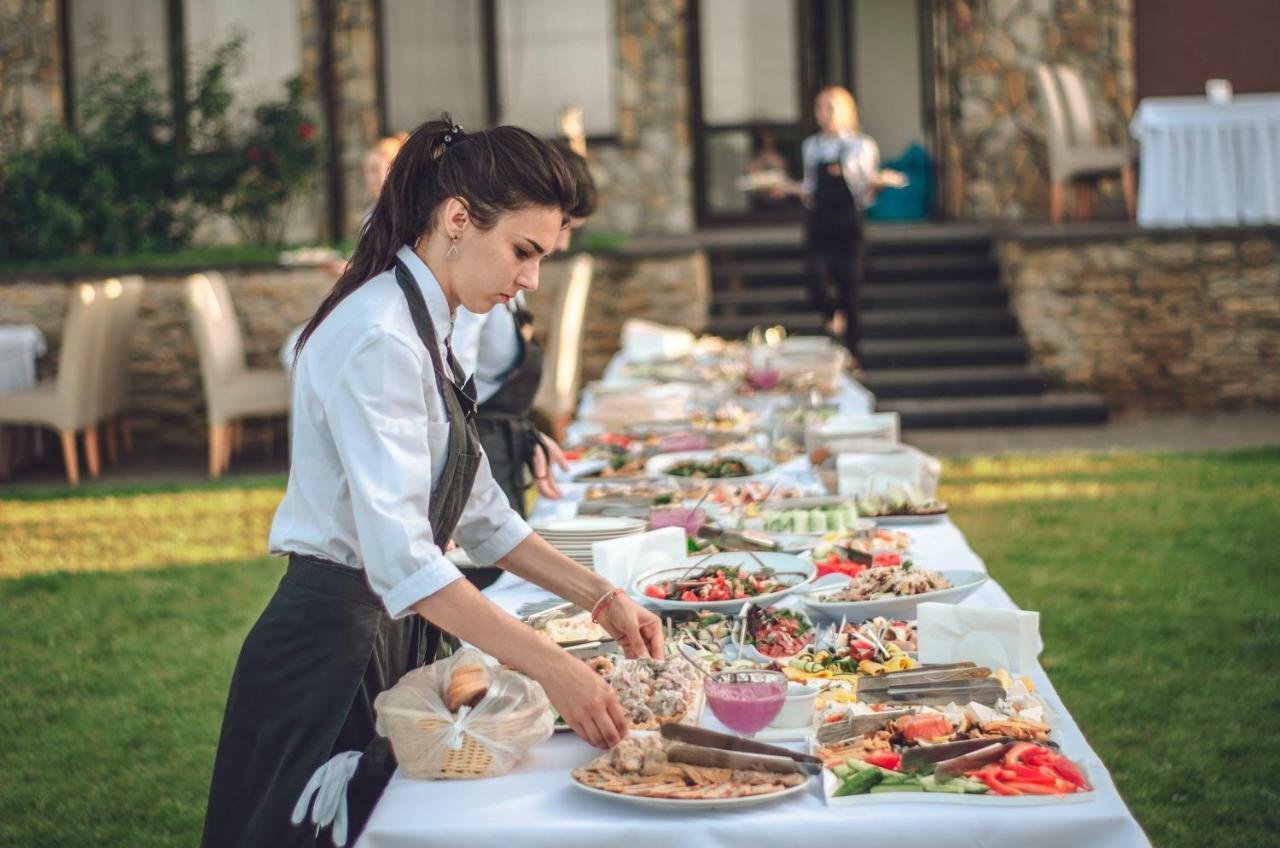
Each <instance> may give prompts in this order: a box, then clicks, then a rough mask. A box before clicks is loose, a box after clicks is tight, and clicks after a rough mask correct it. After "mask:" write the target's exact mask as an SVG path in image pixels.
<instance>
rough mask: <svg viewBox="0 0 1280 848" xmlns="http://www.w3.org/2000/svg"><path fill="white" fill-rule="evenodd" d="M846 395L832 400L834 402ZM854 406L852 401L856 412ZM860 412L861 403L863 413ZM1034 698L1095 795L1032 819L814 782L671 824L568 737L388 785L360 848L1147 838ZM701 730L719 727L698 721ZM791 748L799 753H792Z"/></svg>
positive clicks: (998, 597) (950, 539) (1071, 726)
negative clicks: (829, 791) (615, 786)
mask: <svg viewBox="0 0 1280 848" xmlns="http://www.w3.org/2000/svg"><path fill="white" fill-rule="evenodd" d="M844 392H848V394H847V395H846V397H847V398H848V399H849V400H850V403H851V405H852V404H854V403H857V404H858V405H861V403H862V402H865V401H866V399H868V398H869V395H867V394H866V391H865V389H862V388H861V387H860V386H856V384H853V385H848V386H845V387H844ZM842 393H843V392H842ZM854 398H857V400H856V401H855V400H854ZM867 405H868V406H869V403H868V404H867ZM804 466H805V463H804V461H803V460H799V461H797V462H794V463H792V464H789V465H788V466H783V467H781V468H779V469H778V471H777V473H779V474H781V475H783V476H784V477H788V478H791V479H795V480H803V479H805V477H806V475H807V473H808V472H807V470H806V469H805V467H804ZM563 488H566V489H567V491H566V502H567V503H560V504H553V503H548V502H545V501H543V502H540V503H539V504H538V505H537V507H536V508H535V510H534V515H533V519H534V520H535V522H536V520H537V519H538V518H539V517H549V516H552V515H557V514H558V515H564V514H566V512H571V511H572V510H573V509H574V507H573V505H572V504H573V501H574V500H575V499H576V498H580V497H581V487H577V486H574V485H573V484H568V485H566V486H565V487H563ZM904 529H906V530H908V532H910V533H911V535H912V537H913V540H914V542H913V545H912V559H913V560H915V561H916V562H917V563H919V564H920V565H922V566H924V567H926V568H930V569H941V568H946V569H958V570H978V571H984V572H985V571H986V566H985V564H984V563H983V561H982V559H981V557H979V556H978V555H977V554H976V553H975V552H974V551H973V550H972V548H970V547H969V544H968V543H967V542H966V541H965V538H964V535H963V534H962V533H961V532H960V530H959V528H957V527H956V526H955V525H954V524H953V523H951V521H950V519H944V520H942V521H940V522H938V523H935V524H929V525H918V526H912V527H908V528H904ZM486 594H487V595H488V596H489V597H490V598H491V599H492V600H493V601H494V602H495V603H497V604H498V605H499V606H501V607H502V608H503V609H505V610H507V611H509V612H512V613H514V612H515V610H517V609H518V608H519V607H520V606H521V605H522V604H525V603H527V602H530V601H537V600H543V599H546V598H549V597H550V595H549V594H548V593H547V592H545V591H544V590H542V589H540V588H539V587H537V586H534V585H532V584H529V583H526V582H524V581H520V580H518V579H516V578H515V577H513V576H512V575H506V576H504V577H503V578H502V579H501V580H500V581H499V582H498V583H496V584H495V585H494V586H493V587H492V588H490V589H489V590H488V591H487V592H486ZM964 603H966V604H971V605H976V606H989V607H1003V608H1016V604H1014V602H1013V600H1012V599H1011V598H1010V597H1009V595H1008V594H1007V593H1006V592H1005V591H1004V589H1002V588H1001V587H1000V585H999V584H997V583H996V582H994V581H991V582H989V583H987V584H986V585H985V586H983V587H982V589H980V590H979V591H977V592H976V593H974V594H973V595H972V596H970V597H969V598H968V599H966V600H965V601H964ZM1031 677H1032V679H1033V680H1034V682H1035V686H1036V690H1037V692H1038V694H1039V695H1040V696H1041V698H1042V699H1043V700H1045V701H1046V703H1047V704H1048V706H1049V707H1050V709H1051V710H1052V711H1053V712H1055V713H1056V714H1057V715H1056V718H1055V724H1056V727H1057V734H1058V738H1059V739H1060V741H1061V743H1062V746H1063V749H1064V752H1065V753H1067V754H1069V755H1070V756H1071V757H1072V758H1073V759H1075V760H1076V761H1078V762H1080V763H1082V764H1083V765H1084V766H1085V767H1086V769H1087V771H1088V773H1089V776H1090V779H1091V781H1092V783H1093V785H1094V792H1093V793H1091V796H1090V797H1088V798H1087V799H1086V800H1080V799H1079V798H1072V799H1071V800H1069V801H1066V802H1054V803H1048V804H1044V805H1040V806H1026V807H1010V808H1007V809H993V808H992V807H990V806H981V805H975V806H966V805H963V804H946V805H943V804H937V803H929V802H923V803H920V802H903V801H901V800H899V799H898V798H895V799H894V800H893V802H892V803H870V804H866V805H861V806H857V807H832V806H827V805H826V803H825V802H824V800H823V797H822V790H821V785H820V780H819V779H813V780H811V781H810V786H809V788H808V790H806V791H805V792H804V793H802V794H799V795H795V796H792V797H789V798H783V799H779V800H777V801H775V802H770V803H766V804H762V805H759V806H753V807H747V808H744V809H739V810H718V811H710V812H692V811H691V812H680V811H675V812H673V811H670V810H666V809H651V808H646V807H642V806H632V805H630V804H628V803H625V802H623V801H614V800H612V799H606V798H600V797H596V796H593V795H590V794H588V793H587V792H584V791H582V790H580V789H579V788H577V787H576V786H575V785H574V784H573V782H572V780H571V779H570V777H569V772H570V770H572V769H573V768H576V767H577V766H580V765H583V764H585V763H586V762H588V761H590V760H591V759H593V758H594V757H595V756H596V755H597V754H598V753H599V752H598V751H596V750H595V749H593V748H591V747H590V746H589V745H587V743H585V742H583V741H582V740H580V739H578V738H577V737H576V736H574V735H573V734H569V733H558V734H556V735H555V736H554V737H553V738H552V739H550V740H548V741H547V742H545V743H543V744H541V745H538V746H535V747H534V748H533V749H532V750H531V751H530V752H529V753H528V755H527V756H526V757H525V759H524V760H522V761H521V762H520V764H519V765H518V766H517V767H516V769H515V770H514V771H513V772H512V773H510V774H507V775H504V776H502V777H496V778H489V779H486V780H479V781H422V780H411V779H408V778H405V777H404V776H403V775H401V774H399V773H397V774H396V776H395V777H394V778H393V779H392V781H391V783H390V785H389V786H388V787H387V789H386V791H385V792H384V793H383V796H382V799H381V801H380V802H379V803H378V806H377V808H376V809H375V810H374V813H373V816H372V818H371V819H370V821H369V824H368V826H367V828H366V829H365V832H364V834H363V836H362V837H361V839H360V841H359V842H358V843H357V844H358V848H425V847H426V846H441V848H444V846H450V847H452V846H459V845H465V846H468V848H484V847H485V846H494V848H510V846H513V845H519V846H521V848H544V846H545V848H566V846H578V845H583V846H587V845H590V846H613V845H617V846H626V848H645V846H662V848H672V846H679V848H711V846H725V847H726V848H728V846H739V845H741V844H742V842H743V840H744V839H746V838H750V840H751V843H752V844H754V845H770V844H773V845H792V844H796V843H797V842H798V841H800V840H803V841H804V842H805V843H807V844H810V845H822V844H849V843H850V841H851V840H856V841H857V842H858V843H859V844H867V845H877V844H878V845H893V846H896V848H912V846H920V848H937V846H938V845H948V846H985V845H1007V846H1014V845H1037V846H1057V845H1060V846H1064V848H1066V846H1080V845H1089V846H1116V848H1119V846H1132V845H1148V844H1149V842H1148V841H1147V838H1146V836H1145V835H1144V834H1143V832H1142V829H1141V828H1140V827H1139V825H1138V823H1137V822H1136V821H1135V820H1134V818H1133V815H1132V814H1131V813H1130V812H1129V810H1128V808H1127V807H1126V806H1125V803H1124V800H1123V799H1122V798H1121V797H1120V795H1119V793H1118V792H1117V791H1116V787H1115V784H1114V783H1113V782H1112V780H1111V775H1110V774H1109V773H1108V772H1107V769H1106V767H1105V766H1104V765H1103V763H1102V761H1101V760H1100V759H1099V758H1098V756H1097V754H1095V753H1094V751H1093V749H1092V748H1090V747H1089V744H1088V742H1087V741H1086V740H1085V738H1084V736H1083V735H1082V734H1081V732H1080V729H1079V728H1078V727H1077V726H1076V724H1075V721H1074V720H1073V719H1072V718H1071V715H1070V713H1068V712H1067V709H1066V707H1065V706H1064V705H1063V704H1062V702H1061V700H1060V699H1059V698H1058V696H1057V693H1056V692H1055V691H1054V690H1053V685H1052V683H1050V681H1049V679H1048V677H1047V676H1046V675H1045V673H1044V670H1043V669H1042V668H1039V667H1037V668H1036V670H1035V672H1034V673H1033V674H1032V675H1031ZM702 721H703V723H704V724H707V725H709V726H713V727H718V724H717V723H716V722H715V719H714V718H713V717H711V716H710V714H709V712H705V713H704V717H703V719H702ZM794 746H795V747H797V748H800V747H802V745H801V743H794Z"/></svg>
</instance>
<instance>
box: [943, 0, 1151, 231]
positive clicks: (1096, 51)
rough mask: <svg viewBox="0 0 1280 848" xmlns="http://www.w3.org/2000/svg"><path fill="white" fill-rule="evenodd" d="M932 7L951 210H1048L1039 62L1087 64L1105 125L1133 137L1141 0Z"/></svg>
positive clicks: (982, 213)
mask: <svg viewBox="0 0 1280 848" xmlns="http://www.w3.org/2000/svg"><path fill="white" fill-rule="evenodd" d="M933 10H934V13H933V22H932V23H933V31H934V40H933V48H934V52H933V69H934V74H935V76H934V81H933V94H934V99H935V101H936V103H937V112H936V121H937V123H936V130H937V137H936V146H937V154H938V157H939V160H940V162H939V164H940V166H941V173H942V206H943V212H944V213H945V214H946V215H947V216H948V217H951V218H960V219H975V218H976V219H995V218H1005V219H1032V218H1044V217H1046V216H1047V209H1048V197H1049V186H1048V175H1049V165H1048V151H1047V149H1046V146H1045V129H1044V121H1043V120H1042V119H1041V108H1040V99H1039V93H1038V91H1036V77H1035V66H1036V64H1037V63H1038V62H1061V63H1064V64H1068V65H1070V66H1072V67H1073V68H1075V69H1076V70H1078V71H1079V72H1080V73H1081V75H1082V76H1083V78H1084V82H1085V86H1086V88H1087V90H1088V92H1089V94H1090V95H1091V99H1092V102H1093V104H1094V107H1095V110H1096V113H1097V117H1098V128H1099V132H1100V133H1101V135H1102V136H1103V138H1104V139H1105V140H1106V141H1107V142H1112V143H1122V142H1125V141H1126V140H1127V139H1128V131H1127V127H1128V122H1129V117H1130V115H1132V113H1133V107H1134V103H1133V98H1134V70H1133V68H1134V60H1133V8H1132V0H937V2H936V3H935V4H934V6H933ZM1115 190H1118V189H1115Z"/></svg>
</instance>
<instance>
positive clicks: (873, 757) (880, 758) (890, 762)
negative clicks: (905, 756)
mask: <svg viewBox="0 0 1280 848" xmlns="http://www.w3.org/2000/svg"><path fill="white" fill-rule="evenodd" d="M863 762H867V763H871V765H873V766H880V768H883V769H888V770H889V771H897V770H898V769H900V768H901V767H902V755H901V754H898V753H895V752H893V751H873V752H871V753H870V754H867V756H865V757H863Z"/></svg>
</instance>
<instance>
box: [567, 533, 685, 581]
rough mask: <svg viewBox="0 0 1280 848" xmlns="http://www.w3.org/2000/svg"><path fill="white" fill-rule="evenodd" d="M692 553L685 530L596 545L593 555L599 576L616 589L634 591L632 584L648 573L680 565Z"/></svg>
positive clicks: (614, 540)
mask: <svg viewBox="0 0 1280 848" xmlns="http://www.w3.org/2000/svg"><path fill="white" fill-rule="evenodd" d="M687 553H688V543H687V542H686V541H685V535H684V528H683V527H663V528H662V529H661V530H650V531H649V532H648V533H638V534H636V535H635V536H623V537H622V538H621V539H609V540H608V541H605V542H595V543H594V544H592V546H591V555H592V559H593V561H594V564H595V570H596V572H597V573H599V574H602V575H604V577H605V578H607V579H608V580H609V581H610V582H612V583H613V585H615V586H619V587H621V588H623V589H628V590H629V589H630V588H631V581H632V580H634V579H635V578H637V577H639V576H640V575H641V574H643V573H644V572H646V571H652V570H653V569H655V568H661V567H662V566H663V565H666V564H667V563H670V562H678V561H680V560H682V559H684V558H685V556H686V554H687Z"/></svg>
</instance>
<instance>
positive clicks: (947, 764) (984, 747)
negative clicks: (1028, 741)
mask: <svg viewBox="0 0 1280 848" xmlns="http://www.w3.org/2000/svg"><path fill="white" fill-rule="evenodd" d="M1012 741H1013V737H1012V736H986V737H983V738H981V739H961V740H960V741H958V742H942V743H939V744H937V745H918V746H916V747H914V748H908V749H907V750H905V751H903V752H902V770H903V771H921V770H925V769H927V768H928V767H929V766H931V765H932V766H935V768H936V769H940V770H941V771H942V773H943V777H947V778H949V777H955V776H956V774H957V772H955V770H956V769H957V768H961V769H963V770H965V771H967V770H969V769H976V768H981V767H982V766H983V765H984V764H985V763H987V762H991V761H992V760H994V759H996V757H997V756H999V754H1003V753H1004V750H1005V746H1006V745H1008V744H1009V743H1010V742H1012ZM966 766H967V768H965V767H966ZM959 773H963V772H959Z"/></svg>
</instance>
